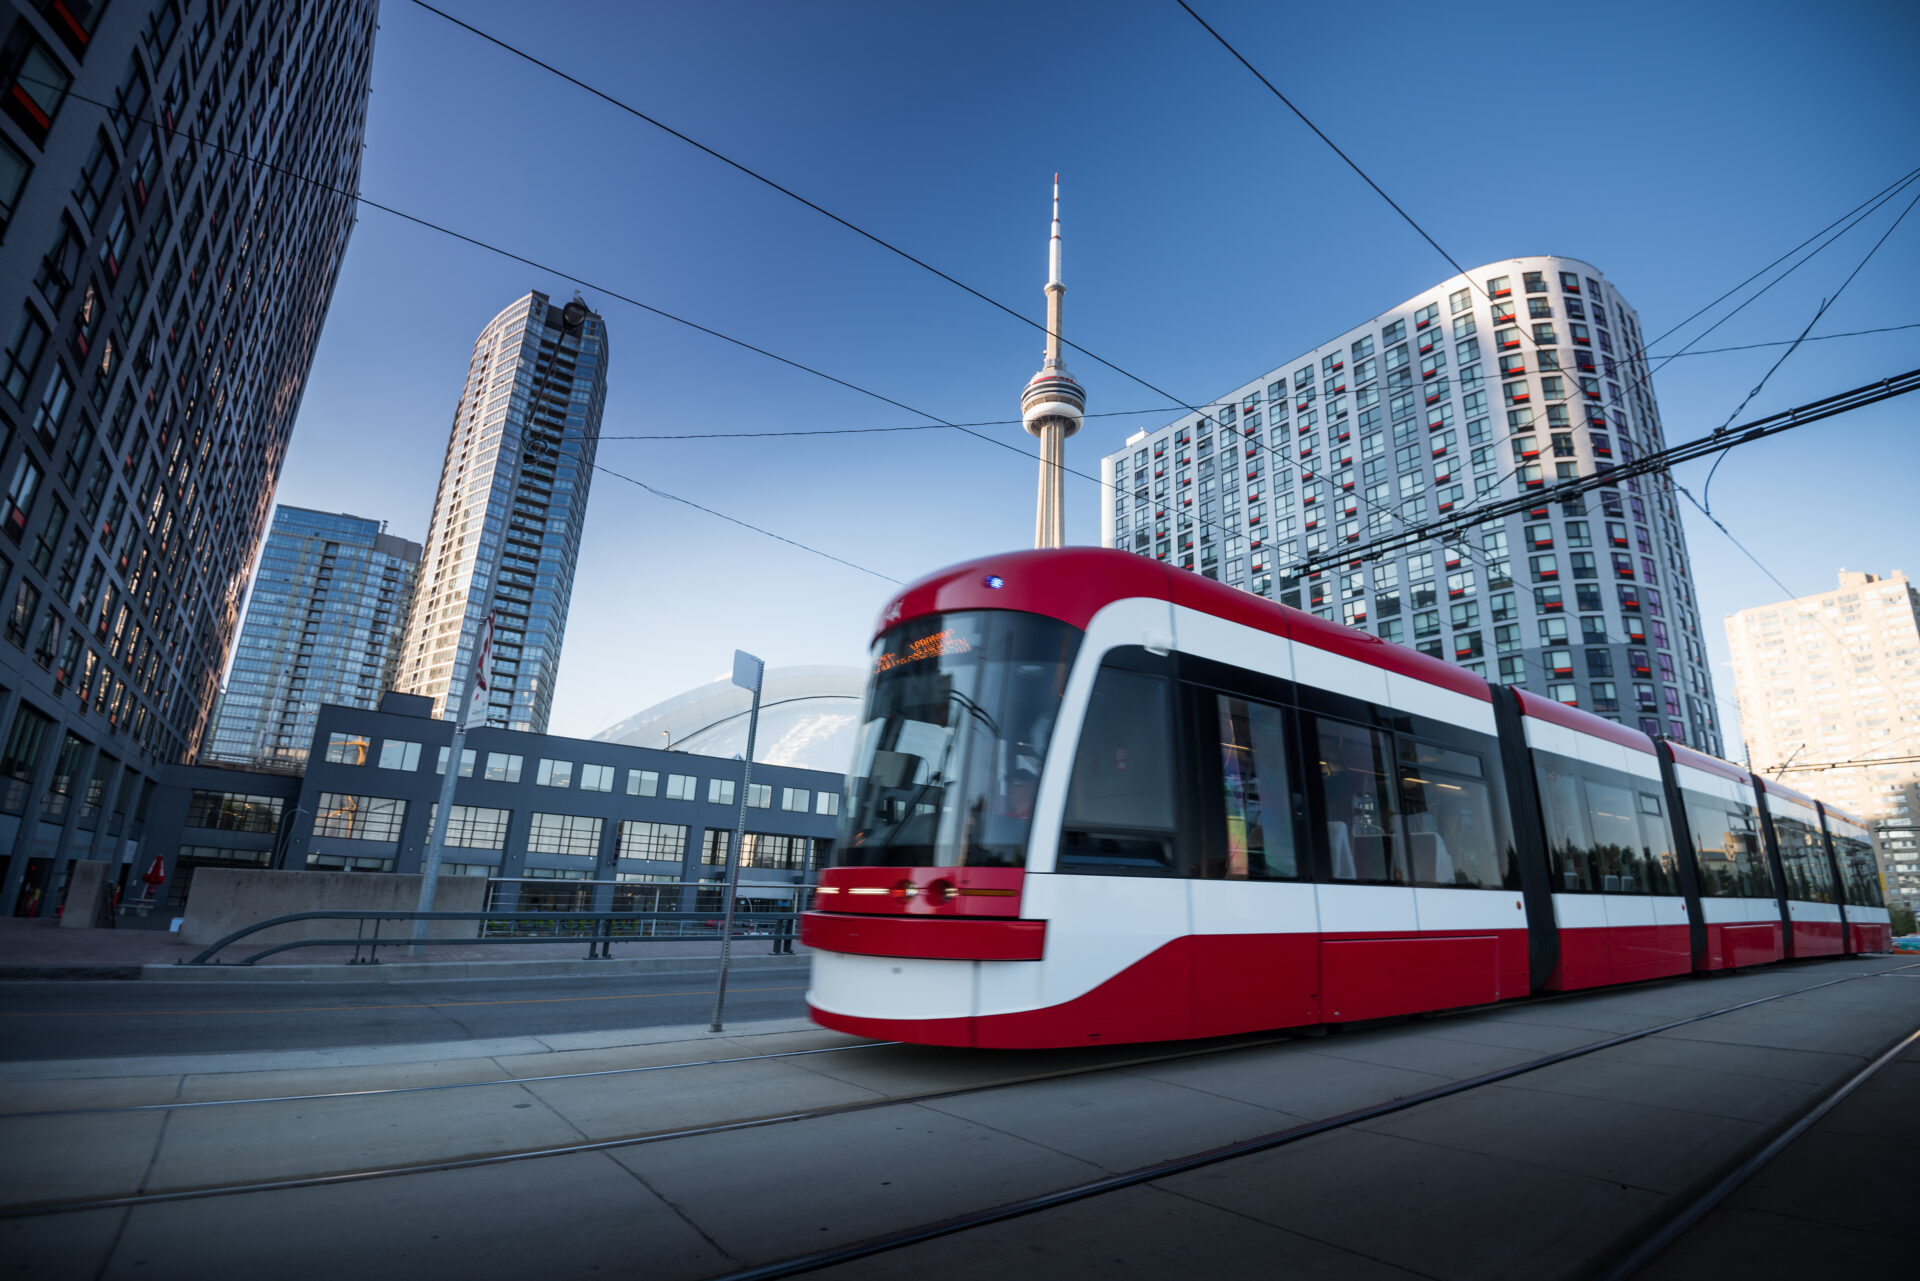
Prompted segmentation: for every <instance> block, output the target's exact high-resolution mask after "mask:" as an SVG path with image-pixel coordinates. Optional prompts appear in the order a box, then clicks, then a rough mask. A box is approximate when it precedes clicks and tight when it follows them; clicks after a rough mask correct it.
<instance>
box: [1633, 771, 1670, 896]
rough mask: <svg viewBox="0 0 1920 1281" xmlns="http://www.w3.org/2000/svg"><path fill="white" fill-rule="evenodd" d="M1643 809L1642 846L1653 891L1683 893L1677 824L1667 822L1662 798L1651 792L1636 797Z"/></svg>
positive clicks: (1641, 818)
mask: <svg viewBox="0 0 1920 1281" xmlns="http://www.w3.org/2000/svg"><path fill="white" fill-rule="evenodd" d="M1634 799H1635V801H1636V802H1637V803H1638V806H1639V810H1640V848H1641V851H1642V852H1643V853H1644V854H1645V856H1646V861H1645V863H1644V864H1643V866H1644V867H1645V868H1646V874H1647V892H1648V893H1649V894H1678V893H1679V892H1680V866H1679V855H1677V854H1675V853H1674V850H1673V825H1672V824H1670V823H1668V822H1667V819H1666V811H1665V810H1664V809H1663V808H1661V800H1660V798H1659V797H1658V796H1654V795H1652V794H1651V793H1649V792H1640V793H1637V794H1636V795H1635V797H1634Z"/></svg>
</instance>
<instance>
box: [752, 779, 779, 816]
mask: <svg viewBox="0 0 1920 1281" xmlns="http://www.w3.org/2000/svg"><path fill="white" fill-rule="evenodd" d="M747 806H748V808H749V809H756V810H765V809H772V808H773V788H772V786H771V785H769V784H766V783H750V784H748V785H747Z"/></svg>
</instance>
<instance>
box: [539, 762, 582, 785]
mask: <svg viewBox="0 0 1920 1281" xmlns="http://www.w3.org/2000/svg"><path fill="white" fill-rule="evenodd" d="M534 782H536V783H538V784H539V785H540V786H541V787H572V786H573V762H572V761H550V760H547V759H546V758H544V757H542V758H541V760H540V770H539V773H538V775H537V776H536V777H535V779H534Z"/></svg>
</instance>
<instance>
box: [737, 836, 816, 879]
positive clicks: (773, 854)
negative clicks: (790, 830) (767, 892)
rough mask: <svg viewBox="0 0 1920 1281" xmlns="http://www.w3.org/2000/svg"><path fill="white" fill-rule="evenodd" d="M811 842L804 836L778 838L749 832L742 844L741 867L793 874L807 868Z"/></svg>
mask: <svg viewBox="0 0 1920 1281" xmlns="http://www.w3.org/2000/svg"><path fill="white" fill-rule="evenodd" d="M809 844H810V842H809V841H808V840H807V838H806V837H804V836H776V835H773V834H772V833H768V832H748V833H747V835H746V839H745V840H743V841H741V842H740V866H742V867H764V868H771V869H773V870H774V871H785V872H793V871H798V870H800V869H801V868H802V867H805V866H806V859H807V852H808V846H809Z"/></svg>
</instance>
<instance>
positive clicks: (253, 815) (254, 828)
mask: <svg viewBox="0 0 1920 1281" xmlns="http://www.w3.org/2000/svg"><path fill="white" fill-rule="evenodd" d="M285 805H286V802H285V801H283V800H281V799H280V798H279V797H278V796H248V795H245V794H243V793H240V792H209V791H202V790H201V789H200V788H197V787H196V788H194V789H193V796H192V799H191V800H189V801H188V803H187V826H188V827H207V828H212V829H213V830H214V831H217V832H260V833H263V834H265V835H269V836H271V835H272V834H273V833H274V832H275V831H277V830H278V829H279V827H280V811H281V809H282V807H284V806H285Z"/></svg>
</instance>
